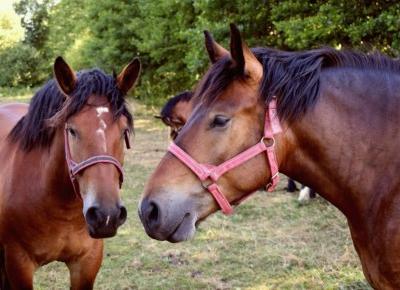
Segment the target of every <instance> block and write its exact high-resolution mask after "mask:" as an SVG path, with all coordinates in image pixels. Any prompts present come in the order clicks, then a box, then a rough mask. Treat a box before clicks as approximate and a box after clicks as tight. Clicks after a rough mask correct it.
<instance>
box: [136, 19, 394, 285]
mask: <svg viewBox="0 0 400 290" xmlns="http://www.w3.org/2000/svg"><path fill="white" fill-rule="evenodd" d="M230 43H231V44H230V51H227V50H226V49H225V48H223V47H222V46H221V45H219V44H218V43H217V42H215V41H214V39H213V38H212V37H211V35H210V34H209V33H208V32H206V48H207V51H208V54H209V56H210V59H211V62H212V65H211V67H210V69H209V70H208V71H207V73H206V74H205V76H204V77H203V78H202V80H201V81H200V83H199V85H198V87H197V88H196V91H195V94H194V96H193V98H194V104H193V112H192V114H191V115H190V118H189V119H188V121H187V123H186V124H185V126H184V127H183V128H182V130H181V131H180V132H179V135H178V137H177V138H176V139H175V145H172V146H171V147H170V148H169V152H168V153H166V155H165V156H164V158H163V159H162V160H161V162H160V164H159V166H158V167H157V168H156V169H155V171H154V172H153V174H152V175H151V177H150V178H149V180H148V182H147V185H146V187H145V189H144V192H143V197H142V200H141V203H140V205H139V210H140V211H139V214H140V218H141V220H142V223H143V225H144V228H145V230H146V232H147V233H148V235H150V236H151V237H153V238H155V239H159V240H168V241H171V242H180V241H184V240H188V239H190V238H192V237H193V235H194V234H195V231H196V226H197V225H198V224H199V222H200V221H201V220H204V219H205V218H206V217H207V216H209V215H210V214H212V213H214V212H216V211H217V210H219V209H222V210H223V211H224V212H226V213H231V212H232V209H231V205H232V204H237V203H239V202H240V201H241V200H242V199H243V197H245V196H247V195H248V194H250V193H251V192H253V191H254V190H257V189H258V188H260V187H261V186H263V185H265V184H266V183H270V185H272V186H273V185H274V184H276V177H275V176H276V172H277V168H279V170H280V172H282V173H284V174H285V175H287V176H290V177H291V178H294V179H295V180H298V181H299V182H302V183H304V184H308V185H310V186H311V187H312V188H313V189H315V190H316V191H317V192H318V193H319V194H320V195H321V196H322V197H324V198H325V199H326V200H328V201H329V202H331V203H332V204H333V205H335V206H336V207H337V208H338V209H339V210H340V211H341V212H342V213H343V214H344V215H345V216H346V218H347V221H348V225H349V228H350V232H351V237H352V239H353V243H354V245H355V248H356V250H357V253H358V255H359V257H360V260H361V263H362V267H363V271H364V274H365V276H366V278H367V280H368V281H369V282H370V284H371V285H372V286H373V287H375V288H379V289H400V256H399V255H398V253H399V252H400V229H399V226H398V225H399V224H400V207H399V206H398V205H399V203H400V179H399V178H400V176H399V172H400V159H399V158H398V152H399V147H400V133H399V124H400V114H399V112H400V63H399V62H398V61H394V60H391V59H389V58H387V57H385V56H383V55H381V54H377V53H375V54H372V55H367V54H362V53H358V52H353V51H337V50H334V49H331V48H323V49H317V50H311V51H303V52H284V51H278V50H273V49H268V48H256V49H249V48H248V47H247V46H246V45H245V44H244V43H243V42H242V40H241V36H240V33H239V31H238V29H237V28H236V27H235V26H234V25H232V26H231V42H230ZM279 123H280V128H279V126H278V125H279ZM249 150H250V151H249ZM265 152H267V153H265ZM242 153H244V155H243V154H242ZM251 153H252V154H251ZM238 154H239V155H238ZM235 156H236V157H235ZM243 157H246V158H243ZM250 157H252V158H250ZM274 157H275V158H274ZM221 164H222V165H229V166H228V167H226V168H222V166H221ZM274 177H275V179H274ZM270 188H271V187H270ZM224 199H225V201H224Z"/></svg>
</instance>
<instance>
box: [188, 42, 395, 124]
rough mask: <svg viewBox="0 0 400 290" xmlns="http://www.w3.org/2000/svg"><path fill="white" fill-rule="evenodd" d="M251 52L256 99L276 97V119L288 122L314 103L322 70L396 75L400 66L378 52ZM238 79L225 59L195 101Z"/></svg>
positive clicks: (212, 71)
mask: <svg viewBox="0 0 400 290" xmlns="http://www.w3.org/2000/svg"><path fill="white" fill-rule="evenodd" d="M252 52H253V53H254V54H255V56H256V57H257V59H258V60H259V61H260V63H261V64H262V66H263V72H264V73H263V77H262V80H261V84H260V96H261V97H262V98H263V100H264V101H265V102H266V103H267V104H268V103H269V102H270V101H271V100H272V98H273V97H274V96H276V97H277V112H278V116H279V118H280V119H281V120H284V121H288V122H292V121H294V120H297V119H298V118H299V117H301V116H302V115H304V113H305V112H306V111H307V109H309V108H310V107H312V106H313V105H314V104H315V103H316V101H317V99H318V97H319V91H320V76H321V72H322V71H323V70H324V69H328V68H354V69H369V70H379V71H382V72H394V73H400V62H399V61H396V60H393V59H391V58H389V57H387V56H385V55H383V54H381V53H379V52H374V53H372V54H366V53H361V52H356V51H351V50H343V51H338V50H335V49H333V48H330V47H324V48H320V49H315V50H309V51H300V52H287V51H281V50H276V49H271V48H253V49H252ZM240 78H243V75H242V74H241V72H240V71H238V70H237V69H235V68H234V67H232V62H231V60H230V58H229V57H224V58H222V59H220V60H218V61H217V62H216V63H214V64H213V65H212V66H211V68H210V69H209V70H208V72H207V73H206V75H205V77H204V78H203V79H202V81H201V82H200V83H199V86H198V87H197V89H196V92H195V98H196V101H199V100H200V101H204V102H211V101H212V100H213V99H215V98H216V97H218V95H219V94H221V93H222V91H223V90H224V89H226V87H227V86H228V85H229V84H230V83H232V82H233V81H234V80H236V79H240Z"/></svg>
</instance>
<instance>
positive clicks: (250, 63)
mask: <svg viewBox="0 0 400 290" xmlns="http://www.w3.org/2000/svg"><path fill="white" fill-rule="evenodd" d="M230 28H231V43H230V49H231V58H232V65H233V66H234V67H235V68H236V69H238V70H239V71H240V72H241V73H243V74H246V75H248V76H250V77H251V78H252V79H254V80H257V81H258V80H260V79H261V78H262V75H263V67H262V65H261V63H260V62H259V61H258V59H257V58H256V56H255V55H254V53H253V52H252V51H251V50H250V48H249V47H248V46H247V45H246V43H245V42H244V41H242V38H241V36H240V31H239V29H238V28H237V26H236V25H235V24H231V25H230Z"/></svg>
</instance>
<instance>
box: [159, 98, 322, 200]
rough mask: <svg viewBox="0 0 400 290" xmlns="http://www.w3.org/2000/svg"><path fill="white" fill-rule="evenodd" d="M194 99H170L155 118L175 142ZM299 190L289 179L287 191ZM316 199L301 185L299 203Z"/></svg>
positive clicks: (312, 191)
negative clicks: (167, 128) (162, 124)
mask: <svg viewBox="0 0 400 290" xmlns="http://www.w3.org/2000/svg"><path fill="white" fill-rule="evenodd" d="M192 97H193V92H191V91H184V92H181V93H179V94H177V95H175V96H174V97H172V98H170V99H169V100H168V101H167V102H166V103H165V104H164V106H163V107H162V109H161V111H160V115H157V116H154V117H155V118H157V119H161V121H162V122H163V123H164V124H165V125H166V126H167V127H169V128H170V131H169V133H170V134H169V135H170V137H171V139H172V140H175V139H176V137H178V133H179V131H180V130H181V129H182V127H183V126H184V125H185V123H186V121H187V120H188V119H189V117H190V114H191V113H192V102H191V100H192ZM297 190H298V188H297V186H296V182H295V181H294V180H293V179H291V178H288V182H287V187H286V191H287V192H295V191H297ZM315 197H316V192H315V190H313V189H311V188H309V187H308V186H305V185H304V184H302V185H301V188H300V193H299V197H298V198H297V200H298V201H299V202H301V203H303V202H308V201H309V200H310V199H313V198H315Z"/></svg>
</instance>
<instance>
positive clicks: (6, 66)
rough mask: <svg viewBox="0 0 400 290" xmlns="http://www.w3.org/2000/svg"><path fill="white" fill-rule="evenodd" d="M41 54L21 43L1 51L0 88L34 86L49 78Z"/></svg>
mask: <svg viewBox="0 0 400 290" xmlns="http://www.w3.org/2000/svg"><path fill="white" fill-rule="evenodd" d="M42 63H43V61H42V60H41V58H40V54H39V52H38V51H37V50H36V49H34V48H33V47H31V46H28V45H26V44H23V43H21V42H18V43H16V44H15V45H14V46H13V47H11V48H7V49H3V50H0V86H8V87H15V86H21V85H27V86H34V85H37V84H39V83H41V82H43V81H44V80H45V79H46V78H47V77H48V75H49V74H48V72H49V69H44V67H43V65H42Z"/></svg>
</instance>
